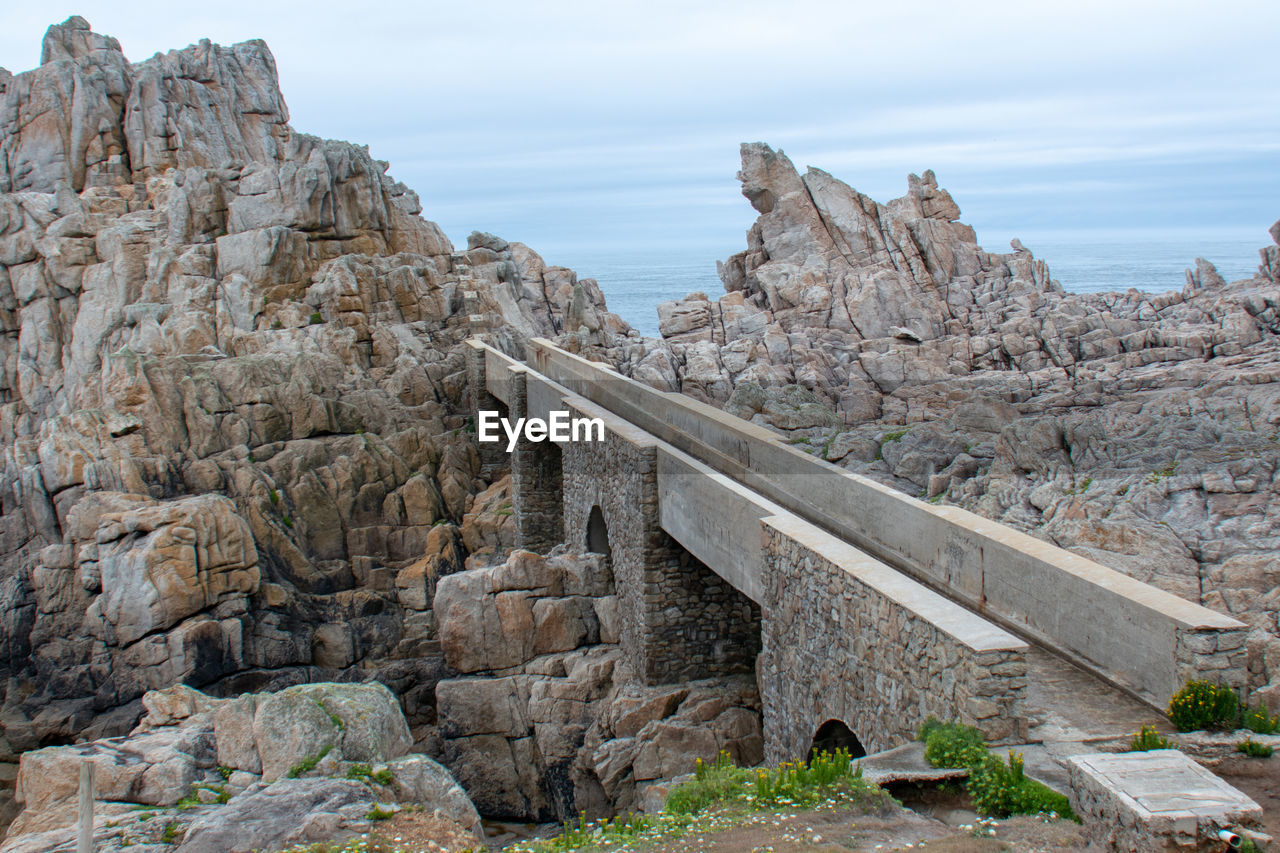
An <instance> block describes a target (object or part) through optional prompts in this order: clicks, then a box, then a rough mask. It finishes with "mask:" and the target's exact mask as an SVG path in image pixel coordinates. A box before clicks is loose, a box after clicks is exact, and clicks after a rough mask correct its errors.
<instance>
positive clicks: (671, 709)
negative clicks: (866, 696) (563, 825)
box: [435, 551, 764, 820]
mask: <svg viewBox="0 0 1280 853" xmlns="http://www.w3.org/2000/svg"><path fill="white" fill-rule="evenodd" d="M435 612H436V615H437V618H438V619H439V622H440V642H441V644H442V646H443V650H444V656H445V661H446V662H447V663H448V665H449V667H450V668H451V669H453V670H455V671H457V673H458V674H459V677H455V678H448V679H445V680H442V681H440V682H439V684H438V685H437V686H436V697H437V701H438V709H439V727H440V736H441V738H442V739H443V749H442V752H443V759H442V760H443V761H444V763H445V764H447V765H448V766H449V768H450V769H451V770H452V771H453V772H454V774H455V775H456V776H457V777H458V781H459V782H460V783H461V784H462V786H463V787H464V788H466V790H467V793H468V794H469V795H470V797H471V799H472V801H473V802H475V804H476V807H477V808H479V809H480V811H481V812H482V813H484V814H485V815H490V816H495V817H502V818H510V819H519V820H567V819H571V818H573V817H574V816H576V815H577V814H579V813H581V812H585V813H587V814H588V815H589V816H607V815H612V814H614V813H616V812H618V811H623V810H628V809H632V810H634V809H636V808H638V807H640V806H641V805H644V804H645V799H644V794H645V791H646V789H647V788H649V787H652V786H655V785H661V783H663V782H666V781H669V780H671V779H672V778H674V777H676V776H682V775H684V774H687V773H689V772H691V771H692V770H693V767H694V763H695V762H696V760H697V759H699V758H701V759H703V760H706V761H713V760H714V759H715V757H716V756H717V755H719V753H720V752H727V753H728V754H729V755H730V756H731V757H732V758H733V759H734V760H735V761H736V762H738V763H739V764H741V765H743V766H751V765H754V764H758V763H759V762H760V761H761V760H762V759H763V757H764V740H763V738H762V737H761V732H760V712H759V707H760V699H759V694H758V692H757V690H756V686H755V682H754V679H753V678H750V677H742V676H739V677H729V678H718V679H707V680H703V681H695V682H692V683H689V684H672V685H659V686H654V687H644V686H641V685H640V684H639V683H638V680H637V679H636V678H635V676H634V674H633V673H629V672H627V671H626V666H627V665H626V661H625V657H624V655H623V654H622V653H621V651H620V649H619V648H618V631H619V624H618V620H619V614H618V599H617V596H616V595H614V589H613V577H612V574H611V572H610V571H609V569H608V567H607V566H606V565H605V558H604V557H603V556H602V555H599V554H586V555H573V554H564V553H555V552H553V554H552V555H551V556H550V557H542V556H539V555H537V554H533V553H531V552H529V551H515V552H513V553H512V554H511V556H510V557H509V558H508V559H507V560H506V562H504V563H502V564H499V565H495V566H486V567H477V568H472V569H470V570H468V571H465V572H461V573H458V574H452V575H449V576H448V577H446V578H444V579H443V580H441V581H440V584H439V586H438V588H437V590H436V597H435ZM658 805H661V803H660V802H659V803H658Z"/></svg>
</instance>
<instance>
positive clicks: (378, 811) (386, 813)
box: [364, 804, 398, 820]
mask: <svg viewBox="0 0 1280 853" xmlns="http://www.w3.org/2000/svg"><path fill="white" fill-rule="evenodd" d="M397 811H398V809H384V808H383V807H382V806H381V805H380V804H378V805H374V807H373V808H372V809H371V810H370V811H369V813H368V814H367V815H365V816H364V818H365V820H390V819H391V818H393V817H395V816H396V812H397Z"/></svg>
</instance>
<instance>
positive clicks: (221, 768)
mask: <svg viewBox="0 0 1280 853" xmlns="http://www.w3.org/2000/svg"><path fill="white" fill-rule="evenodd" d="M234 772H236V771H235V770H234V769H232V768H230V767H228V766H227V765H225V764H219V765H218V775H219V776H221V777H222V781H224V782H225V781H227V780H228V779H230V778H231V774H232V773H234Z"/></svg>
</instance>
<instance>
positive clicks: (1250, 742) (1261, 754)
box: [1236, 737, 1275, 758]
mask: <svg viewBox="0 0 1280 853" xmlns="http://www.w3.org/2000/svg"><path fill="white" fill-rule="evenodd" d="M1274 751H1275V750H1273V749H1272V748H1271V747H1269V746H1267V745H1266V744H1265V743H1259V742H1258V741H1256V740H1254V739H1253V738H1251V737H1247V738H1245V739H1244V740H1242V741H1240V742H1239V743H1238V744H1236V752H1243V753H1244V754H1245V755H1247V756H1249V757H1250V758H1270V757H1271V753H1272V752H1274Z"/></svg>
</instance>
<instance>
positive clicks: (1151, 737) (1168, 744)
mask: <svg viewBox="0 0 1280 853" xmlns="http://www.w3.org/2000/svg"><path fill="white" fill-rule="evenodd" d="M1177 748H1178V745H1177V744H1176V743H1174V742H1173V741H1171V740H1169V739H1168V738H1167V737H1165V736H1164V735H1162V734H1160V733H1159V732H1158V731H1156V727H1155V726H1143V727H1142V728H1141V729H1139V730H1138V731H1137V732H1135V733H1134V735H1133V740H1131V741H1129V751H1130V752H1150V751H1151V750H1153V749H1177Z"/></svg>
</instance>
